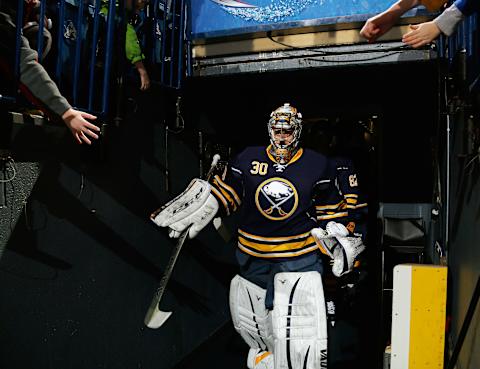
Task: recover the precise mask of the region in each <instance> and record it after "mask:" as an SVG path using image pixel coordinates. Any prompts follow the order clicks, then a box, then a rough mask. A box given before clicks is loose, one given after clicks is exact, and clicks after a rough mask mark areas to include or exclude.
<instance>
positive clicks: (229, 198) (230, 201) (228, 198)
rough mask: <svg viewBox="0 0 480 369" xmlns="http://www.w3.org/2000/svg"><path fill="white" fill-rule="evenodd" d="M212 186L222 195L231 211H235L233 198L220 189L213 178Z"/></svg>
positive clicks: (235, 206)
mask: <svg viewBox="0 0 480 369" xmlns="http://www.w3.org/2000/svg"><path fill="white" fill-rule="evenodd" d="M213 184H214V185H215V186H216V189H217V190H219V191H220V192H221V193H222V195H223V197H224V199H225V200H227V202H228V204H230V205H231V207H232V210H233V211H235V210H237V203H236V202H235V201H234V200H233V198H232V197H231V196H230V194H229V193H228V192H227V191H225V190H224V189H223V188H222V186H220V184H219V183H218V181H217V180H216V179H215V178H214V179H213Z"/></svg>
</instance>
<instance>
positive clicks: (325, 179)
mask: <svg viewBox="0 0 480 369" xmlns="http://www.w3.org/2000/svg"><path fill="white" fill-rule="evenodd" d="M333 168H335V166H332V165H331V164H330V163H329V160H328V159H327V158H326V157H325V156H324V155H321V154H319V153H316V152H314V151H312V150H308V149H299V150H298V151H297V153H296V154H295V155H294V157H293V158H292V159H291V160H290V161H289V163H288V164H286V165H281V164H278V163H277V162H276V161H275V160H274V158H273V157H272V156H271V154H270V153H269V147H268V148H265V147H249V148H247V149H245V150H244V151H243V152H241V153H240V154H239V155H237V156H236V157H235V158H234V159H233V160H232V161H231V162H230V163H229V165H228V166H227V167H226V168H225V170H224V171H223V173H220V174H217V175H215V176H214V177H213V178H212V179H211V181H210V182H211V184H212V193H213V195H214V196H215V197H216V199H217V200H218V202H219V204H220V208H221V209H222V210H223V212H224V213H225V214H226V215H228V214H230V213H232V212H234V211H236V210H237V209H240V208H241V212H242V213H241V217H240V224H239V227H238V243H237V245H238V247H239V249H240V250H241V251H242V252H244V253H246V254H249V255H251V256H254V257H259V258H270V259H272V258H292V257H297V256H300V255H305V254H308V253H312V252H318V250H319V248H318V246H317V245H316V243H315V240H314V239H313V237H312V236H311V234H310V231H311V229H313V228H315V227H318V223H317V220H316V214H315V205H316V204H319V203H322V201H326V200H328V198H329V197H330V193H331V192H332V191H333V192H335V191H337V190H336V188H335V186H334V183H335V179H334V177H335V173H334V171H333Z"/></svg>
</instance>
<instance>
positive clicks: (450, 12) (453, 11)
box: [434, 4, 465, 36]
mask: <svg viewBox="0 0 480 369" xmlns="http://www.w3.org/2000/svg"><path fill="white" fill-rule="evenodd" d="M464 17H465V16H464V15H463V13H462V12H461V11H460V10H458V8H457V7H456V6H455V4H453V5H450V6H449V7H448V8H447V9H445V11H444V12H443V13H442V14H440V15H439V16H438V17H437V18H435V19H434V22H435V24H436V25H437V27H438V28H439V29H440V31H442V33H443V34H444V35H446V36H451V35H452V33H453V32H454V31H455V28H456V27H457V24H458V23H460V22H461V21H462V20H463V18H464Z"/></svg>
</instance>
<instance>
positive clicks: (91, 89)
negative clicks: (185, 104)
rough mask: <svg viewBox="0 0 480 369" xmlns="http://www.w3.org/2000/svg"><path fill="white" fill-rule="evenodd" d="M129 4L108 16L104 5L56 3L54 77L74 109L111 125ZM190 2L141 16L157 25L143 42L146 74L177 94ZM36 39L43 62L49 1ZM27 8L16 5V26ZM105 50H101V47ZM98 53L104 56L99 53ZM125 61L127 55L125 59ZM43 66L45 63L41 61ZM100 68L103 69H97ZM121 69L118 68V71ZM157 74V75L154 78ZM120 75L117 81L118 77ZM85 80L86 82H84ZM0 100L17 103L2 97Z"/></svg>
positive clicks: (168, 3) (82, 0) (166, 2)
mask: <svg viewBox="0 0 480 369" xmlns="http://www.w3.org/2000/svg"><path fill="white" fill-rule="evenodd" d="M124 3H125V1H122V0H116V1H114V0H112V1H110V2H109V3H108V13H106V16H105V14H102V13H105V12H103V11H101V6H102V2H101V1H100V0H58V1H57V4H56V7H55V14H52V17H53V18H54V19H55V22H56V23H57V24H56V28H55V29H56V37H57V39H56V40H54V43H53V44H54V45H55V46H56V50H55V52H56V56H55V58H54V65H53V66H51V67H52V71H51V72H52V73H51V75H53V76H54V78H53V79H54V80H55V82H56V83H57V86H58V87H59V89H60V91H61V92H62V94H63V95H64V96H65V97H67V98H68V99H69V101H70V102H71V103H72V105H74V106H75V107H76V108H78V109H81V110H85V111H88V112H91V113H93V114H96V115H98V116H99V117H101V118H104V119H107V117H108V115H109V112H110V110H111V109H110V105H111V102H112V99H111V98H110V96H112V95H113V94H112V93H113V92H114V91H112V88H114V84H113V83H112V82H111V81H112V80H115V79H116V77H118V76H119V75H122V74H123V73H125V71H124V70H122V68H118V67H116V68H114V64H115V63H116V62H118V60H120V58H119V57H117V56H116V55H115V53H120V52H124V50H123V46H124V45H120V47H118V46H119V41H118V40H122V41H123V42H124V36H125V26H126V23H125V20H126V15H125V14H126V12H125V9H124ZM186 7H187V2H186V0H153V1H151V2H150V4H148V6H147V8H146V9H145V11H144V12H143V13H142V14H141V16H142V17H143V18H144V19H147V20H148V22H146V24H151V25H153V26H152V27H150V28H149V29H148V30H146V32H145V33H144V35H143V37H142V38H140V41H141V42H142V43H144V44H145V45H149V48H148V49H145V48H144V49H143V52H144V54H145V55H146V61H148V62H149V65H148V68H149V69H151V70H152V72H153V73H152V75H153V76H158V77H157V79H159V80H157V83H158V84H160V85H162V86H166V87H169V88H173V89H180V88H181V87H182V81H183V80H184V77H185V63H186V58H185V50H186V48H185V46H184V45H185V34H186V32H185V27H186V16H185V14H186ZM38 14H39V18H38V28H39V30H38V35H37V36H36V37H37V38H36V41H37V42H36V44H37V45H36V49H37V51H38V54H39V55H40V56H41V55H42V53H43V51H44V47H45V45H44V37H43V33H44V29H45V27H46V24H45V15H47V16H48V14H47V1H45V0H43V1H41V3H40V8H39V10H38ZM24 15H25V8H24V2H23V1H19V2H18V8H17V19H16V22H17V25H23V22H24ZM21 33H22V27H17V33H16V36H17V47H16V55H15V73H16V77H17V80H18V77H19V65H20V45H21V42H20V36H21ZM100 44H101V45H100ZM99 47H102V51H101V52H100V53H99ZM121 57H124V55H121ZM39 61H40V62H42V60H41V57H39ZM97 65H100V66H101V67H100V68H97ZM115 66H118V65H115ZM155 72H157V73H155ZM114 73H117V75H114ZM84 76H86V77H84ZM2 99H4V100H7V99H10V100H11V99H15V96H9V97H6V96H3V97H2Z"/></svg>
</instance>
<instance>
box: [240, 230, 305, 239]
mask: <svg viewBox="0 0 480 369" xmlns="http://www.w3.org/2000/svg"><path fill="white" fill-rule="evenodd" d="M238 233H239V234H240V235H242V236H243V237H246V238H250V239H251V240H254V241H264V242H289V241H290V242H292V241H295V240H297V241H298V240H301V239H305V238H308V237H310V231H308V232H305V233H301V234H297V235H294V236H285V237H263V236H257V235H254V234H251V233H248V232H245V231H242V230H241V229H238Z"/></svg>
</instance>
